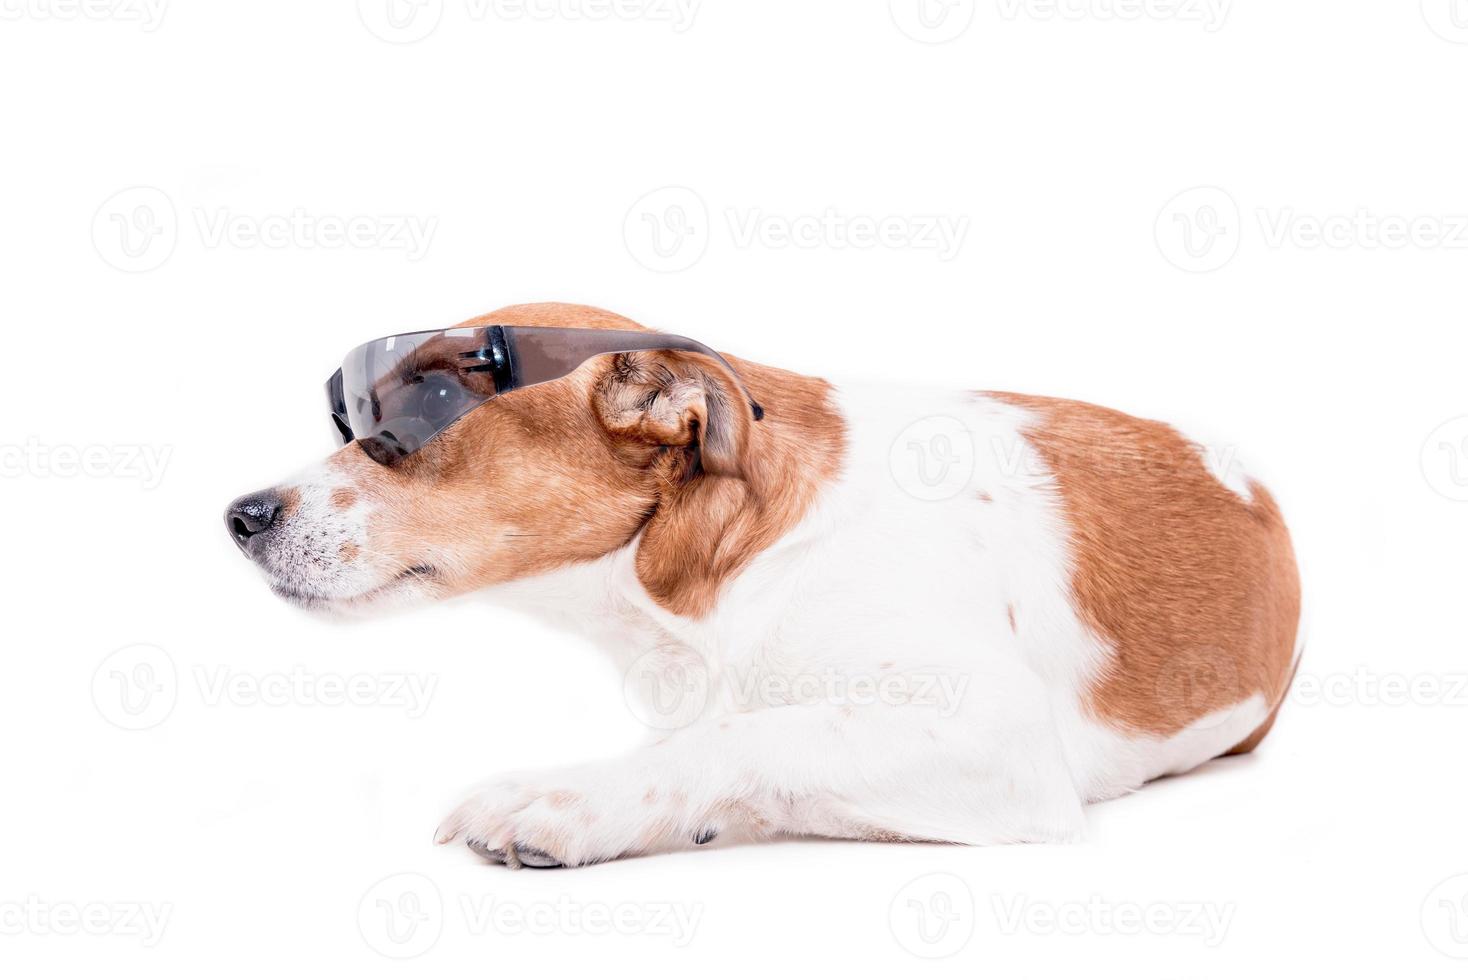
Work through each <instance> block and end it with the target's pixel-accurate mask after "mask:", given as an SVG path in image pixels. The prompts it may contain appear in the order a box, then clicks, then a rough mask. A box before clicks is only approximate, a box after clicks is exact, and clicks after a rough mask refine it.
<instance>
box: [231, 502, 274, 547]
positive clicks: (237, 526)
mask: <svg viewBox="0 0 1468 980" xmlns="http://www.w3.org/2000/svg"><path fill="white" fill-rule="evenodd" d="M279 516H280V494H278V493H276V492H275V491H274V490H265V491H263V492H261V493H247V494H245V495H244V496H243V497H240V498H238V499H237V500H235V501H234V503H232V504H230V505H229V510H226V511H225V512H224V524H225V526H226V527H228V528H229V535H230V537H232V538H234V542H235V544H237V545H239V546H240V548H241V549H243V548H244V547H245V545H247V544H248V543H249V541H250V539H251V538H253V537H254V536H255V535H257V534H260V533H262V532H264V531H268V530H270V527H271V525H273V524H274V523H275V519H276V518H277V517H279Z"/></svg>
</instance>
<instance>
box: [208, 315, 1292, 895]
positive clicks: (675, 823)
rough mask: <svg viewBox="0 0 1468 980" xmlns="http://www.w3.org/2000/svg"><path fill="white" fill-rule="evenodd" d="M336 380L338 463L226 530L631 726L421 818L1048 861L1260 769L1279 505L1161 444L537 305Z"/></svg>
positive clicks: (347, 600) (644, 840) (568, 839)
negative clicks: (455, 613)
mask: <svg viewBox="0 0 1468 980" xmlns="http://www.w3.org/2000/svg"><path fill="white" fill-rule="evenodd" d="M546 328H552V329H546ZM333 386H334V387H333V388H332V389H331V391H332V402H333V418H334V420H335V422H336V424H337V428H338V430H339V433H340V435H341V437H342V440H343V442H344V443H345V445H344V446H343V448H342V449H340V450H339V451H338V452H336V453H335V454H334V455H332V456H331V457H329V458H328V459H327V460H326V462H325V463H324V464H323V465H321V466H319V467H317V468H316V469H314V470H312V471H310V472H309V473H307V474H305V475H303V476H302V477H300V478H299V479H297V480H296V481H295V482H292V483H288V484H285V485H282V486H279V487H275V488H273V489H270V490H267V491H264V492H261V493H255V494H250V495H247V496H245V497H241V498H240V499H238V500H236V501H235V502H234V503H233V504H232V505H231V506H230V508H229V510H228V512H227V514H226V516H225V522H226V525H227V526H228V529H229V531H230V534H231V536H232V537H233V538H234V539H235V540H236V542H237V543H238V544H239V546H240V547H241V549H242V550H243V551H244V552H245V553H246V554H247V555H248V556H249V557H250V558H251V559H253V560H254V561H255V562H256V563H257V564H258V565H259V567H260V569H261V570H262V571H263V572H264V574H265V576H266V578H267V579H268V581H269V583H270V586H271V588H272V589H273V590H274V591H275V592H276V593H277V594H278V595H280V596H282V597H283V598H286V599H288V600H290V601H292V602H294V603H297V604H299V605H301V606H305V607H309V608H314V609H323V610H330V611H338V612H344V611H357V610H362V609H365V608H368V607H382V606H386V605H389V604H399V603H402V602H409V601H414V600H425V599H433V598H440V597H445V596H452V595H458V594H462V593H468V592H477V591H483V592H485V593H486V594H487V595H488V596H490V597H493V598H496V599H502V600H503V601H505V602H512V603H515V604H517V605H519V606H521V607H523V608H528V609H531V610H534V611H538V612H541V613H543V614H544V615H545V616H546V617H547V618H548V619H549V620H550V621H552V622H554V623H555V624H557V625H563V626H564V625H568V624H569V625H572V626H574V627H577V628H579V629H581V630H584V631H585V632H586V633H587V634H589V635H590V636H591V637H592V638H593V639H594V640H595V641H596V642H597V643H598V644H599V645H601V646H603V647H605V648H606V649H607V651H608V652H609V653H610V654H611V655H612V656H613V657H615V658H616V659H617V661H618V662H619V664H620V666H621V667H622V668H623V670H624V671H625V675H624V676H625V677H626V678H627V690H628V692H629V694H630V695H633V696H634V701H635V703H636V704H637V705H639V707H638V708H637V710H638V712H639V715H640V717H641V718H642V720H643V721H645V722H646V723H648V725H649V726H650V727H651V728H653V729H654V736H655V737H654V738H653V739H651V740H650V741H649V743H648V744H647V745H646V746H645V747H644V748H641V749H639V750H638V751H636V752H633V753H632V754H630V755H627V756H625V757H622V758H619V759H615V760H612V761H607V762H599V763H595V764H590V765H580V766H573V767H570V768H564V769H556V770H551V771H545V772H526V773H519V774H516V775H511V776H506V777H503V778H499V779H494V780H491V781H489V782H487V783H485V784H483V785H482V786H481V787H480V788H479V789H478V790H477V791H476V792H474V793H473V794H472V795H471V796H469V798H468V799H466V800H465V801H464V802H463V803H462V804H461V805H460V806H458V807H457V808H456V809H454V810H453V811H452V812H451V813H450V814H449V815H448V817H447V818H446V819H445V820H444V822H443V824H442V826H441V827H440V828H439V833H438V840H439V841H440V842H448V841H453V840H456V839H462V840H463V841H465V842H466V843H467V844H468V845H469V846H470V847H472V848H473V849H474V850H476V851H477V852H479V853H480V854H482V855H484V856H486V857H488V858H490V859H492V860H495V861H499V862H502V863H505V864H508V865H509V866H511V867H521V866H531V867H554V866H560V865H566V866H575V865H584V864H589V863H592V862H597V861H605V860H609V859H612V858H617V857H623V856H627V855H634V854H644V853H648V852H653V851H660V850H664V851H665V850H670V849H674V848H681V847H689V846H694V845H700V844H704V843H707V842H708V841H710V840H712V839H714V837H715V836H717V835H721V834H724V835H731V836H743V837H746V838H748V837H759V836H767V835H773V834H796V835H819V836H824V837H836V838H848V839H856V840H880V841H946V842H952V843H960V844H990V843H1002V842H1016V841H1067V840H1071V839H1074V838H1076V837H1077V836H1078V835H1079V834H1080V833H1081V832H1082V828H1083V817H1082V807H1083V806H1084V805H1085V804H1087V803H1091V802H1095V801H1098V800H1105V799H1109V798H1111V797H1115V796H1118V795H1121V794H1124V793H1127V792H1130V791H1131V790H1134V789H1136V788H1137V787H1139V786H1141V785H1142V784H1143V783H1145V782H1147V781H1148V780H1151V779H1155V778H1157V777H1159V776H1164V775H1167V774H1170V773H1181V772H1185V771H1187V770H1189V769H1192V768H1194V767H1196V766H1198V765H1201V764H1202V763H1204V762H1207V761H1208V760H1210V759H1213V758H1215V757H1217V756H1220V755H1224V754H1230V753H1243V752H1248V751H1250V750H1252V749H1253V748H1254V747H1255V746H1256V745H1258V744H1259V742H1260V740H1261V739H1263V738H1264V736H1265V734H1266V733H1267V732H1268V731H1269V729H1270V726H1271V725H1272V724H1273V722H1274V718H1275V714H1276V713H1277V712H1278V710H1279V706H1280V703H1281V701H1282V700H1283V698H1284V695H1285V692H1286V689H1287V687H1288V685H1289V683H1290V680H1291V677H1292V676H1293V668H1294V667H1295V665H1296V664H1297V663H1298V657H1297V656H1296V653H1297V648H1296V634H1297V627H1298V625H1299V619H1300V590H1299V579H1298V575H1297V572H1296V567H1295V559H1294V554H1293V552H1292V549H1291V546H1290V538H1289V534H1288V532H1287V531H1286V529H1285V525H1284V522H1283V520H1282V519H1281V517H1280V513H1279V510H1278V508H1277V507H1276V506H1275V503H1274V501H1273V500H1272V499H1271V497H1270V496H1269V494H1268V493H1267V492H1266V491H1265V490H1264V488H1263V487H1261V486H1260V485H1259V484H1258V483H1255V482H1253V481H1251V480H1249V479H1248V478H1246V477H1244V476H1242V475H1241V474H1238V473H1236V472H1231V470H1232V469H1233V467H1232V466H1231V465H1230V466H1223V467H1220V466H1218V465H1216V461H1214V460H1210V459H1209V458H1208V454H1207V451H1206V450H1205V449H1204V447H1201V446H1200V445H1198V444H1196V443H1192V442H1190V441H1189V440H1188V439H1186V438H1185V437H1183V436H1182V435H1180V434H1179V433H1178V432H1177V431H1175V430H1173V429H1172V428H1170V427H1168V426H1166V425H1163V424H1161V423H1158V422H1150V421H1145V420H1141V419H1136V418H1132V417H1130V416H1127V415H1123V414H1121V413H1119V412H1115V411H1111V410H1109V409H1105V408H1098V407H1095V406H1092V405H1087V404H1082V403H1079V402H1073V401H1064V400H1060V399H1053V398H1041V397H1035V396H1031V395H1013V394H1002V393H997V392H968V391H924V390H919V389H900V388H895V387H893V386H891V385H886V384H883V385H873V386H867V387H860V386H849V387H848V386H845V385H841V386H836V385H832V384H829V383H827V382H826V381H823V380H820V379H818V378H812V377H806V376H803V375H798V374H792V373H791V372H788V371H783V370H780V369H778V368H773V367H766V366H764V365H762V364H756V363H753V362H750V361H745V360H742V359H738V358H734V357H723V356H720V355H718V354H715V353H714V352H713V351H710V350H709V349H708V348H705V347H703V346H702V345H700V344H698V343H696V342H693V341H689V340H687V339H686V338H678V337H671V336H670V335H664V334H655V333H652V332H650V331H647V330H646V328H644V327H641V326H639V325H637V324H635V323H633V322H632V321H630V320H627V319H625V318H623V317H620V316H617V315H615V314H612V313H608V312H606V311H603V310H598V309H593V308H589V307H582V306H570V305H563V304H536V305H528V306H512V307H508V308H505V309H502V310H499V311H496V312H494V313H491V314H488V315H487V316H483V317H479V318H477V319H475V320H471V321H468V322H467V323H465V324H462V325H461V326H460V327H457V328H453V329H450V330H445V331H438V332H434V333H430V334H412V335H403V336H401V337H397V338H384V339H383V340H382V341H376V342H374V343H373V344H368V345H364V346H363V347H362V348H359V349H358V350H357V351H355V352H353V355H351V356H349V358H348V361H347V363H346V364H344V366H343V371H342V372H338V374H337V376H335V377H334V378H333Z"/></svg>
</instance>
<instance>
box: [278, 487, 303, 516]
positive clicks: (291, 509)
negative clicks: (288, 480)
mask: <svg viewBox="0 0 1468 980" xmlns="http://www.w3.org/2000/svg"><path fill="white" fill-rule="evenodd" d="M300 506H301V491H300V490H298V489H297V488H295V487H283V488H281V491H280V516H279V517H278V518H277V520H280V521H284V520H286V519H288V518H289V517H290V516H291V515H292V514H294V513H295V512H296V509H297V508H298V507H300Z"/></svg>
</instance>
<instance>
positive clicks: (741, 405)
mask: <svg viewBox="0 0 1468 980" xmlns="http://www.w3.org/2000/svg"><path fill="white" fill-rule="evenodd" d="M594 401H595V405H596V408H597V411H598V413H599V414H600V416H601V421H602V424H603V425H605V426H606V428H607V430H608V431H609V432H611V433H612V434H613V435H616V436H618V437H619V438H624V439H629V440H633V441H636V442H639V443H642V444H644V445H648V446H662V447H670V448H676V449H680V450H683V451H685V452H686V453H687V454H688V462H689V465H690V469H689V472H690V473H692V472H694V471H696V470H702V471H703V472H705V473H709V474H711V475H713V476H731V477H736V478H742V477H743V475H744V453H745V447H746V445H747V443H748V441H749V430H750V426H751V424H752V423H753V421H754V412H753V409H752V408H751V407H750V404H749V400H748V399H747V398H746V397H745V395H744V390H743V388H742V387H741V386H740V384H739V381H738V380H737V379H736V378H735V377H734V376H733V375H732V374H731V373H730V372H729V371H728V369H727V368H725V367H724V366H723V365H722V364H720V363H719V362H718V361H716V360H714V359H713V358H710V357H705V356H703V355H700V354H690V353H686V352H683V351H638V352H636V353H632V354H615V355H613V356H612V359H611V364H610V366H609V368H608V370H607V371H606V373H605V374H603V375H602V377H601V379H600V380H599V381H598V382H597V385H596V390H595V395H594Z"/></svg>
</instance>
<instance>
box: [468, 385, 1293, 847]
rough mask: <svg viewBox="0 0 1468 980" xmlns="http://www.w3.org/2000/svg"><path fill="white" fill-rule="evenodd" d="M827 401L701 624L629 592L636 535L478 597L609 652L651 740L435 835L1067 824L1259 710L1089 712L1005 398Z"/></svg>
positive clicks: (535, 838)
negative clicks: (913, 464) (807, 497)
mask: <svg viewBox="0 0 1468 980" xmlns="http://www.w3.org/2000/svg"><path fill="white" fill-rule="evenodd" d="M840 406H841V410H842V412H843V414H844V416H845V421H846V424H847V426H848V458H847V463H846V465H845V469H844V471H843V472H842V474H841V476H840V478H839V480H837V481H836V482H835V483H833V484H832V485H831V486H829V487H828V488H827V489H826V490H825V491H824V492H823V494H822V495H821V497H820V500H819V502H818V503H817V505H816V506H815V507H814V508H813V509H812V510H811V512H810V513H809V514H808V515H807V516H806V517H805V518H804V519H803V520H802V521H801V523H800V524H799V525H798V526H797V527H795V528H794V529H792V530H791V531H790V532H789V533H788V534H787V535H785V537H784V538H783V539H781V540H780V541H779V542H777V543H776V544H775V545H774V546H773V547H771V548H769V549H768V550H766V551H765V552H764V553H762V554H761V555H759V556H758V557H757V558H756V559H755V560H754V561H753V562H752V563H751V564H750V566H749V567H748V568H747V569H746V570H745V571H744V572H743V573H742V574H741V575H739V576H738V578H737V579H735V580H734V581H733V582H731V583H730V584H729V585H728V586H727V588H726V590H725V592H724V593H723V595H722V597H721V599H720V601H719V603H718V605H717V607H716V608H715V609H714V611H713V612H712V613H711V614H710V615H708V616H707V617H705V618H703V619H700V620H690V619H686V618H683V617H680V616H676V615H673V614H671V613H669V612H667V611H666V610H665V609H663V608H662V607H660V606H659V605H658V604H657V603H655V602H654V601H653V600H652V599H651V598H650V597H649V596H648V595H647V593H646V592H645V591H644V590H643V588H642V586H641V585H640V583H639V581H638V579H637V576H636V574H635V570H634V565H633V560H634V556H635V552H636V547H637V543H636V542H633V543H632V544H631V545H630V546H629V547H628V548H626V549H625V550H623V551H621V552H618V553H616V554H613V555H610V556H608V557H606V558H604V559H602V560H600V561H597V562H592V563H589V564H585V565H580V566H577V567H575V568H571V569H568V570H565V571H562V572H557V573H554V574H551V575H546V576H542V577H539V578H536V579H531V580H526V581H520V582H516V583H514V584H511V585H508V586H503V587H500V588H499V589H496V590H493V592H492V595H493V596H494V598H495V599H497V600H499V601H505V602H510V603H513V604H515V605H517V606H520V607H528V608H532V609H538V610H540V611H543V612H544V613H545V614H546V615H547V617H548V618H549V619H550V621H552V622H555V623H557V624H560V625H571V626H573V627H580V628H583V629H584V630H585V632H586V633H587V634H588V635H590V636H591V637H593V638H594V639H595V640H596V641H597V642H599V643H600V644H601V645H602V646H604V647H606V648H607V649H608V651H609V652H610V653H611V654H612V655H613V656H614V657H616V658H617V660H618V662H619V663H620V665H621V666H622V668H623V669H624V670H625V671H627V673H628V685H627V687H628V690H629V691H630V692H632V693H634V694H640V695H644V696H645V697H644V699H643V701H642V702H641V703H642V704H643V705H644V707H645V710H646V715H645V718H644V720H647V721H648V722H649V723H650V727H651V728H653V732H652V735H653V740H652V741H651V743H650V744H649V745H648V746H647V747H645V748H643V749H641V750H639V751H638V752H636V753H634V754H632V755H631V756H628V757H625V758H621V759H617V760H613V761H611V762H603V763H598V764H595V765H589V766H581V767H574V768H570V769H566V770H561V771H555V772H547V773H530V774H523V775H520V776H514V777H506V778H503V779H500V780H496V781H494V782H492V783H490V784H488V785H486V786H485V787H483V788H481V789H480V790H479V791H478V792H476V793H475V794H474V795H473V796H471V797H470V798H469V799H468V800H467V801H466V802H465V803H464V804H462V805H461V806H460V807H459V808H458V809H457V810H455V811H454V812H453V813H452V814H451V815H450V816H449V818H448V819H447V820H446V821H445V822H444V825H443V827H442V828H441V837H442V838H444V839H449V838H452V837H455V836H463V837H465V838H468V839H470V840H473V841H476V842H478V843H480V844H481V845H482V846H484V847H486V848H490V849H495V850H498V849H504V848H506V847H509V846H510V845H516V846H519V847H522V848H524V847H528V848H531V849H536V850H544V851H547V852H549V853H551V854H553V855H554V856H555V857H557V858H558V859H559V860H562V861H564V862H566V863H568V864H579V863H585V862H589V861H595V860H602V859H608V858H612V857H616V856H618V855H620V854H623V853H628V852H634V851H644V850H651V849H658V848H665V847H684V846H689V845H690V842H691V841H692V840H693V839H694V838H695V837H698V836H700V835H703V834H705V832H707V831H719V832H726V831H727V832H732V833H747V832H750V831H755V832H790V833H804V834H822V835H831V836H841V837H869V836H892V837H903V838H913V839H928V840H942V841H954V842H962V843H970V844H983V843H995V842H1005V841H1055V840H1068V839H1072V838H1075V837H1076V836H1078V835H1079V834H1080V833H1081V832H1082V829H1083V817H1082V805H1083V804H1084V803H1087V802H1091V801H1096V800H1102V799H1106V798H1108V797H1112V796H1116V795H1119V794H1121V793H1125V792H1127V791H1129V790H1131V789H1133V788H1135V787H1137V786H1138V785H1140V784H1141V783H1143V782H1145V781H1146V780H1148V779H1152V778H1155V777H1157V776H1161V775H1164V774H1168V773H1176V772H1182V771H1184V770H1187V769H1190V768H1192V767H1194V766H1197V765H1199V764H1201V763H1203V762H1205V761H1207V760H1209V759H1211V758H1214V757H1215V756H1217V755H1219V754H1220V753H1222V752H1223V751H1225V750H1227V749H1228V748H1229V747H1230V746H1232V745H1234V744H1237V743H1238V742H1239V741H1241V740H1242V739H1243V738H1244V737H1245V736H1246V735H1247V734H1248V733H1249V732H1250V731H1252V730H1253V729H1254V728H1255V727H1257V725H1258V724H1259V723H1260V722H1261V721H1262V720H1263V719H1264V717H1265V716H1266V715H1267V713H1268V711H1269V706H1268V705H1266V704H1265V703H1264V701H1263V699H1262V698H1260V697H1258V696H1255V697H1252V698H1250V699H1248V700H1247V701H1245V702H1242V703H1241V704H1238V705H1235V706H1234V707H1232V708H1230V709H1226V710H1224V711H1220V712H1217V713H1215V714H1214V715H1210V716H1208V717H1206V718H1203V719H1200V720H1199V721H1198V722H1197V723H1196V724H1194V725H1193V726H1190V727H1189V728H1188V729H1187V730H1185V731H1183V732H1180V733H1178V734H1177V735H1175V736H1173V737H1171V738H1158V737H1154V736H1147V735H1135V734H1128V733H1125V732H1122V731H1119V730H1116V729H1114V728H1111V727H1109V726H1106V725H1103V724H1100V723H1098V722H1097V721H1095V720H1093V719H1092V718H1091V717H1090V716H1089V715H1088V714H1087V713H1086V711H1085V710H1084V708H1083V705H1082V695H1083V692H1084V690H1085V689H1086V687H1087V685H1088V684H1089V683H1090V682H1091V680H1092V679H1093V678H1094V677H1095V676H1096V672H1097V670H1098V669H1100V666H1101V665H1102V664H1103V663H1104V662H1105V661H1106V660H1107V658H1108V657H1109V655H1110V651H1109V650H1108V648H1107V645H1106V644H1105V643H1104V642H1103V641H1102V640H1100V639H1099V638H1098V637H1097V636H1095V635H1094V634H1093V633H1092V632H1090V631H1089V630H1088V629H1087V628H1086V627H1085V626H1084V625H1083V624H1082V622H1081V621H1080V619H1079V618H1078V617H1077V614H1076V612H1075V609H1074V608H1073V606H1072V603H1071V596H1070V590H1069V586H1068V583H1069V572H1068V561H1069V555H1068V550H1067V544H1066V541H1067V536H1066V527H1065V524H1064V520H1063V517H1062V514H1061V510H1060V508H1059V503H1058V500H1057V495H1056V494H1057V491H1056V488H1055V483H1054V479H1053V475H1052V474H1050V473H1048V472H1046V471H1045V470H1044V468H1043V466H1041V465H1040V464H1039V463H1038V462H1037V460H1038V456H1037V454H1036V453H1035V452H1034V451H1033V447H1031V446H1030V445H1029V444H1028V443H1027V442H1026V441H1025V439H1024V437H1023V436H1022V434H1021V429H1022V426H1023V424H1024V423H1025V421H1026V415H1025V413H1024V411H1023V410H1021V409H1019V408H1016V407H1013V406H1010V405H1008V404H1004V403H1000V402H997V401H993V400H989V399H985V398H982V397H977V396H974V395H970V394H962V393H933V392H921V391H894V390H892V389H891V388H883V389H881V390H880V391H869V392H864V391H862V390H859V389H850V390H845V389H843V390H842V391H841V393H840ZM914 424H916V427H915V428H914ZM934 431H936V432H938V433H940V434H941V438H940V439H938V440H936V441H932V444H931V447H930V446H929V445H928V444H927V443H925V442H924V441H923V438H922V437H923V434H924V433H925V432H926V433H931V432H934ZM913 433H917V434H916V435H914V434H913ZM965 439H967V440H969V441H968V442H967V443H966V442H965ZM930 448H931V452H932V455H933V458H935V459H936V458H938V457H942V458H943V459H946V460H948V461H949V462H950V463H953V464H954V465H957V466H958V467H959V470H958V472H957V473H956V475H953V476H952V478H951V483H952V485H951V486H949V487H947V488H946V489H941V490H939V491H933V490H932V488H931V487H929V486H927V485H926V484H923V485H921V486H916V491H917V492H916V493H914V492H909V490H910V489H911V488H913V487H914V486H915V485H914V484H913V483H912V481H911V474H908V473H905V472H900V469H901V468H900V467H896V468H894V462H893V461H894V460H898V459H900V458H901V457H903V455H904V454H905V453H908V452H909V451H911V452H913V453H917V454H919V455H921V454H923V453H927V452H929V449H930ZM935 496H937V497H941V498H942V499H931V498H933V497H935ZM1011 607H1012V608H1013V610H1014V617H1015V626H1014V627H1013V628H1012V627H1011V625H1010V620H1009V609H1010V608H1011ZM859 683H867V684H868V685H869V687H870V688H871V689H872V690H875V691H877V692H878V693H876V694H875V695H872V696H866V695H861V694H858V693H854V692H855V690H856V688H855V687H854V686H853V685H854V684H859ZM883 685H885V687H884V686H883Z"/></svg>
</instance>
